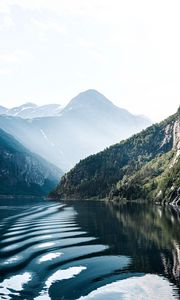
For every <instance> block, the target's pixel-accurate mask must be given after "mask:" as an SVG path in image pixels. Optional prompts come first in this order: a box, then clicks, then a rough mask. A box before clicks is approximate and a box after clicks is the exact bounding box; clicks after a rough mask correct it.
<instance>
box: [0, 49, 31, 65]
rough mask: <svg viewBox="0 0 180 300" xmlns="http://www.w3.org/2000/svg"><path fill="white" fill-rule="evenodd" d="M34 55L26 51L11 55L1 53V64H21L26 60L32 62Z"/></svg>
mask: <svg viewBox="0 0 180 300" xmlns="http://www.w3.org/2000/svg"><path fill="white" fill-rule="evenodd" d="M32 59H33V55H32V54H31V53H29V52H27V51H25V50H16V51H14V52H10V53H3V54H1V53H0V64H19V63H22V62H24V61H26V60H32Z"/></svg>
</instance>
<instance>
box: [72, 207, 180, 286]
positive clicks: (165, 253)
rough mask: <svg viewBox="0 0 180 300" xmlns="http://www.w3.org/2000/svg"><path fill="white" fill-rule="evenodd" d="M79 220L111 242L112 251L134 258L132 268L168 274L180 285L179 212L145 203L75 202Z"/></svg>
mask: <svg viewBox="0 0 180 300" xmlns="http://www.w3.org/2000/svg"><path fill="white" fill-rule="evenodd" d="M72 205H73V207H74V208H75V210H76V211H77V212H78V215H77V217H76V218H77V219H76V222H77V223H78V224H79V225H80V226H81V228H82V229H83V230H85V231H87V232H88V233H89V234H90V235H92V236H95V237H97V238H98V239H99V242H100V243H101V244H104V245H107V246H109V248H108V250H107V252H108V254H112V255H126V256H129V257H131V258H132V263H131V265H130V269H129V271H130V272H138V273H141V272H142V273H153V274H158V275H163V276H165V277H167V278H168V279H169V280H170V282H172V283H174V284H175V285H176V286H177V287H178V289H179V288H180V234H179V232H180V213H179V212H178V211H176V210H175V209H174V208H172V207H161V206H155V205H150V204H144V203H130V202H129V203H125V204H119V203H114V202H81V204H80V203H75V202H73V203H72Z"/></svg>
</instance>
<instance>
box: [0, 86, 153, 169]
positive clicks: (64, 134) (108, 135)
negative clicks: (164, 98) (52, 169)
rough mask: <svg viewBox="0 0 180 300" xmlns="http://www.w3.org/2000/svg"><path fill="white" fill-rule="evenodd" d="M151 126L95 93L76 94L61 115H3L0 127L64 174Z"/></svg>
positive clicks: (144, 119)
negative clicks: (81, 162) (92, 156)
mask: <svg viewBox="0 0 180 300" xmlns="http://www.w3.org/2000/svg"><path fill="white" fill-rule="evenodd" d="M23 111H24V112H25V111H26V110H23ZM23 111H22V113H23ZM150 124H151V122H150V120H149V119H147V118H145V117H142V116H135V115H132V114H131V113H129V112H128V111H127V110H125V109H121V108H119V107H117V106H115V105H114V104H113V103H112V102H111V101H109V100H108V99H107V98H106V97H105V96H103V95H102V94H101V93H99V92H98V91H95V90H87V91H85V92H82V93H80V94H79V95H77V96H76V97H75V98H73V99H72V100H71V101H70V102H69V103H68V105H67V106H66V107H65V108H64V109H63V110H61V111H60V113H59V114H58V116H51V117H40V118H32V119H23V118H22V117H21V118H20V117H17V115H16V116H7V115H1V116H0V128H2V129H4V130H5V131H7V132H8V133H10V134H12V135H13V136H14V137H15V138H16V139H17V140H18V141H19V142H21V143H22V144H24V145H25V147H27V148H28V149H30V150H31V151H32V152H35V153H38V154H39V155H41V156H42V157H44V158H45V159H46V160H49V161H50V162H51V163H53V164H55V165H56V166H58V167H59V168H61V169H62V170H64V171H67V170H70V168H72V167H73V166H74V165H75V164H76V163H77V162H79V160H80V159H83V158H85V157H87V156H89V155H90V154H94V153H97V152H99V151H101V150H103V149H104V148H106V147H108V146H110V145H111V144H113V143H116V142H119V141H120V140H122V139H124V138H127V137H129V136H131V135H132V134H134V133H136V132H139V131H140V130H142V129H143V128H146V127H147V126H149V125H150Z"/></svg>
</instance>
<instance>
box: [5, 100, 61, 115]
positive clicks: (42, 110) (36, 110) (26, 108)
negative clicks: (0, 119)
mask: <svg viewBox="0 0 180 300" xmlns="http://www.w3.org/2000/svg"><path fill="white" fill-rule="evenodd" d="M62 109H63V106H61V105H60V104H47V105H42V106H38V105H36V104H34V103H31V102H28V103H25V104H23V105H20V106H17V107H13V108H10V109H8V108H6V107H3V106H0V114H4V115H8V116H13V117H21V118H24V119H33V118H42V117H52V116H58V115H59V114H60V112H61V110H62Z"/></svg>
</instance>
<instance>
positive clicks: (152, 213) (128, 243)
mask: <svg viewBox="0 0 180 300" xmlns="http://www.w3.org/2000/svg"><path fill="white" fill-rule="evenodd" d="M15 204H16V205H15ZM0 218H1V225H0V270H1V273H0V274H1V275H0V298H1V299H36V300H48V299H53V300H54V299H58V300H59V299H64V300H67V299H68V300H71V299H81V300H82V299H88V300H89V299H98V300H99V299H100V300H101V299H103V300H104V299H107V300H110V299H114V300H116V299H136V298H137V299H143V300H144V299H160V298H161V297H162V299H167V300H169V299H179V298H180V296H179V295H180V234H179V232H180V216H179V214H178V212H177V211H175V210H173V209H172V208H170V207H166V208H165V207H157V206H151V205H147V204H142V203H141V204H138V203H126V204H120V205H118V204H115V203H112V202H111V203H109V202H108V203H104V202H87V201H84V202H83V201H81V202H80V201H78V202H75V201H74V202H68V203H56V202H51V201H49V202H48V201H44V200H39V199H37V200H36V201H35V200H32V199H11V200H8V199H4V200H1V205H0Z"/></svg>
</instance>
